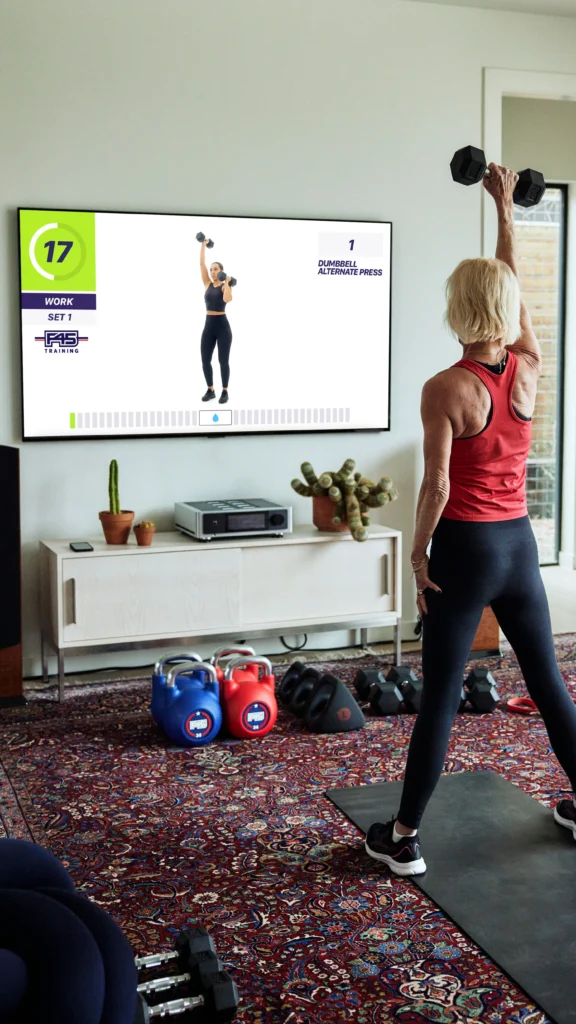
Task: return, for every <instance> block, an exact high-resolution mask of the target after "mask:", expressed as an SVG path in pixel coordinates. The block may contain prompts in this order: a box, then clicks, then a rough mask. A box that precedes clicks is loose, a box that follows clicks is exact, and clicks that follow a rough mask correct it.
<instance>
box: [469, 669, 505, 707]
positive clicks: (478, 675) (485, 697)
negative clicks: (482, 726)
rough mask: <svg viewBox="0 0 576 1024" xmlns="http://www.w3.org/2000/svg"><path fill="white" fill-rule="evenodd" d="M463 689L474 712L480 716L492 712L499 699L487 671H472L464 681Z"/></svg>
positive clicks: (493, 680) (492, 679)
mask: <svg viewBox="0 0 576 1024" xmlns="http://www.w3.org/2000/svg"><path fill="white" fill-rule="evenodd" d="M464 687H465V689H466V691H467V696H468V701H469V703H470V704H471V705H472V707H473V708H474V711H477V712H479V714H481V715H485V714H487V713H488V712H490V711H494V708H495V707H496V705H497V703H498V701H499V699H500V698H499V696H498V691H497V689H496V680H495V679H494V676H493V675H492V673H491V672H489V671H488V669H486V668H474V669H472V671H471V672H469V673H468V675H467V676H466V679H465V680H464Z"/></svg>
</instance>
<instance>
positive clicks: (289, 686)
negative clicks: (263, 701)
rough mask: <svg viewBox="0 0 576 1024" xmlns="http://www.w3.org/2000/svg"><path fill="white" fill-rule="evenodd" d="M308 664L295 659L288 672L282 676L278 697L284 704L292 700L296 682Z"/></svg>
mask: <svg viewBox="0 0 576 1024" xmlns="http://www.w3.org/2000/svg"><path fill="white" fill-rule="evenodd" d="M305 668H306V665H303V664H302V662H301V661H294V662H293V663H292V664H291V665H290V668H289V669H288V671H287V672H285V673H284V675H283V676H282V681H281V683H280V688H279V690H278V697H279V698H280V702H281V703H282V704H289V703H290V701H291V700H292V694H293V693H294V690H295V689H296V684H297V683H298V680H299V679H300V676H301V675H302V673H303V671H304V669H305Z"/></svg>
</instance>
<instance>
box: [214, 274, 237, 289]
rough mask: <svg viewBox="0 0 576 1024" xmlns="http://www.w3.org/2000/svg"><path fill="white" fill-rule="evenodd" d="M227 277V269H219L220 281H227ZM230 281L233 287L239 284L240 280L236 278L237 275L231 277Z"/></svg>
mask: <svg viewBox="0 0 576 1024" xmlns="http://www.w3.org/2000/svg"><path fill="white" fill-rule="evenodd" d="M227 277H228V274H227V273H226V271H225V270H220V271H219V273H218V280H219V281H225V280H226V278H227ZM228 283H229V285H230V287H231V288H233V287H234V285H235V284H238V281H237V280H236V278H235V277H231V278H230V281H229V282H228Z"/></svg>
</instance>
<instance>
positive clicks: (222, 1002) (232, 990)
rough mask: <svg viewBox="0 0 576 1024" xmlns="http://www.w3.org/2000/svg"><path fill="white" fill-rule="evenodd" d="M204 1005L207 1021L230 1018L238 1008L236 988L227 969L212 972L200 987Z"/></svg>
mask: <svg viewBox="0 0 576 1024" xmlns="http://www.w3.org/2000/svg"><path fill="white" fill-rule="evenodd" d="M202 997H203V999H204V1007H205V1010H206V1011H207V1013H206V1016H207V1019H208V1020H209V1021H214V1022H216V1021H226V1020H232V1019H233V1018H234V1017H235V1016H236V1011H237V1009H238V1003H239V999H238V989H237V988H236V983H235V981H234V980H233V978H231V977H230V975H229V974H228V971H219V972H218V974H213V975H212V977H211V978H210V979H209V982H208V984H207V985H205V986H204V988H203V989H202Z"/></svg>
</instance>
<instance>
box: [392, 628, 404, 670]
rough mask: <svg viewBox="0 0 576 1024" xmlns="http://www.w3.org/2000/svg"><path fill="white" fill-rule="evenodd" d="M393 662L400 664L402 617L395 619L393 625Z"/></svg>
mask: <svg viewBox="0 0 576 1024" xmlns="http://www.w3.org/2000/svg"><path fill="white" fill-rule="evenodd" d="M394 664H395V665H401V664H402V619H396V625H395V626H394Z"/></svg>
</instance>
